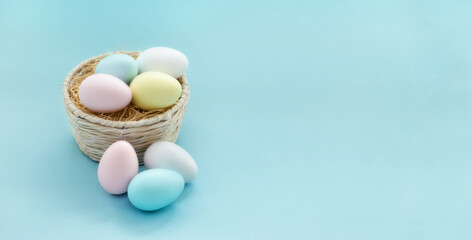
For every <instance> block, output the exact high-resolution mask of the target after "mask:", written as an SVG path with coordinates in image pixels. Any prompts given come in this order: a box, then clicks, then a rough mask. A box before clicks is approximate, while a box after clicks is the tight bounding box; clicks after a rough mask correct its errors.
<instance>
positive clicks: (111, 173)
mask: <svg viewBox="0 0 472 240" xmlns="http://www.w3.org/2000/svg"><path fill="white" fill-rule="evenodd" d="M138 165H139V163H138V156H137V155H136V152H135V151H134V148H133V146H131V144H129V143H128V142H126V141H118V142H115V143H113V144H112V145H111V146H110V147H108V149H107V150H106V151H105V153H103V156H102V158H101V159H100V162H99V164H98V181H99V182H100V185H102V187H103V188H104V189H105V191H107V192H109V193H111V194H122V193H125V192H126V190H127V189H128V184H129V183H130V181H131V180H132V179H133V178H134V176H136V175H137V174H138Z"/></svg>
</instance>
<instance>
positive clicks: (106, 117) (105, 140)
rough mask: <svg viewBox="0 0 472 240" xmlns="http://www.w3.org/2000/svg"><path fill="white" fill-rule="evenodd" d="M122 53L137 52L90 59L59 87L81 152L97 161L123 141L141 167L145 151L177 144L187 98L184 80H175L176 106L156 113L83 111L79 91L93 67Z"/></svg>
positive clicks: (182, 77)
mask: <svg viewBox="0 0 472 240" xmlns="http://www.w3.org/2000/svg"><path fill="white" fill-rule="evenodd" d="M114 53H124V54H128V55H130V56H132V57H134V58H136V57H137V56H138V55H139V53H140V52H113V53H106V54H103V55H100V56H96V57H92V58H90V59H88V60H86V61H84V62H82V63H81V64H79V65H78V66H76V67H75V68H74V69H72V71H71V72H70V73H69V74H68V75H67V77H66V79H65V81H64V84H63V86H62V96H63V100H64V106H65V109H66V113H67V116H68V118H69V123H70V125H71V127H72V134H73V135H74V138H75V141H76V142H77V144H78V145H79V148H80V150H81V151H82V152H83V153H85V155H87V156H89V157H90V158H91V159H92V160H95V161H99V160H100V158H101V157H102V155H103V153H104V152H105V150H106V149H107V148H108V147H109V146H110V145H111V144H113V143H114V142H116V141H119V140H125V141H127V142H129V143H130V144H131V145H133V147H134V149H135V150H136V153H137V154H138V159H139V163H140V164H142V159H143V154H144V151H146V149H147V148H148V147H149V146H150V145H151V144H153V143H154V142H157V141H170V142H175V141H177V137H178V133H179V128H180V125H181V123H182V119H183V117H184V113H185V110H186V108H187V104H188V100H189V98H190V88H189V85H188V83H187V77H186V76H185V74H184V75H182V76H181V77H180V78H178V79H177V80H178V81H179V82H180V84H181V85H182V94H181V95H180V98H179V100H177V102H176V103H175V104H174V105H172V106H170V107H168V108H166V109H160V110H156V111H143V110H140V109H138V108H137V107H136V106H134V105H133V104H129V105H128V106H127V107H126V108H125V109H124V110H121V111H118V112H115V113H109V114H105V113H94V112H91V111H89V110H88V109H86V108H85V107H84V106H83V105H82V104H81V103H80V100H79V99H78V87H79V85H80V83H81V82H82V81H83V80H84V79H85V78H86V77H88V76H90V75H92V74H93V73H94V69H95V66H96V65H97V63H98V62H99V61H100V60H101V59H102V58H104V57H106V56H108V55H110V54H114Z"/></svg>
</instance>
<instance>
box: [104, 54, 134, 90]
mask: <svg viewBox="0 0 472 240" xmlns="http://www.w3.org/2000/svg"><path fill="white" fill-rule="evenodd" d="M95 73H106V74H109V75H113V76H115V77H117V78H119V79H121V80H123V81H124V82H125V83H127V84H129V83H130V82H131V80H133V78H134V77H136V76H137V75H138V73H139V67H138V62H136V60H135V59H134V58H133V57H131V56H130V55H127V54H123V53H117V54H112V55H108V56H106V57H105V58H103V59H102V60H100V62H98V64H97V66H96V67H95Z"/></svg>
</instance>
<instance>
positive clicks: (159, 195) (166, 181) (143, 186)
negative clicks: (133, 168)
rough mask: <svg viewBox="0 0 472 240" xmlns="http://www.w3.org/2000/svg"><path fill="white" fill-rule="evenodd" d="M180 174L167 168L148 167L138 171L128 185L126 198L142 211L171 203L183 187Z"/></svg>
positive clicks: (156, 208)
mask: <svg viewBox="0 0 472 240" xmlns="http://www.w3.org/2000/svg"><path fill="white" fill-rule="evenodd" d="M184 185H185V183H184V179H183V178H182V176H181V175H180V174H178V173H177V172H174V171H172V170H168V169H159V168H156V169H149V170H146V171H143V172H141V173H139V174H138V175H137V176H136V177H134V178H133V180H132V181H131V183H130V184H129V186H128V198H129V200H130V202H131V203H132V204H133V205H134V206H135V207H136V208H139V209H141V210H144V211H154V210H158V209H160V208H163V207H165V206H167V205H169V204H170V203H172V202H173V201H174V200H175V199H177V197H178V196H179V195H180V193H182V190H183V189H184Z"/></svg>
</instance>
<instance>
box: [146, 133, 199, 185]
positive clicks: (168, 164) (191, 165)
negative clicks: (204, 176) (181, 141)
mask: <svg viewBox="0 0 472 240" xmlns="http://www.w3.org/2000/svg"><path fill="white" fill-rule="evenodd" d="M144 165H145V166H146V167H147V168H150V169H151V168H165V169H170V170H173V171H176V172H178V173H179V174H180V175H182V177H183V178H184V180H185V182H190V181H192V180H193V179H194V178H195V177H196V176H197V173H198V168H197V164H196V163H195V160H193V158H192V156H190V154H188V152H187V151H185V150H184V149H183V148H182V147H180V146H179V145H177V144H175V143H172V142H166V141H161V142H156V143H154V144H152V145H151V146H149V147H148V149H146V152H144Z"/></svg>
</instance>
